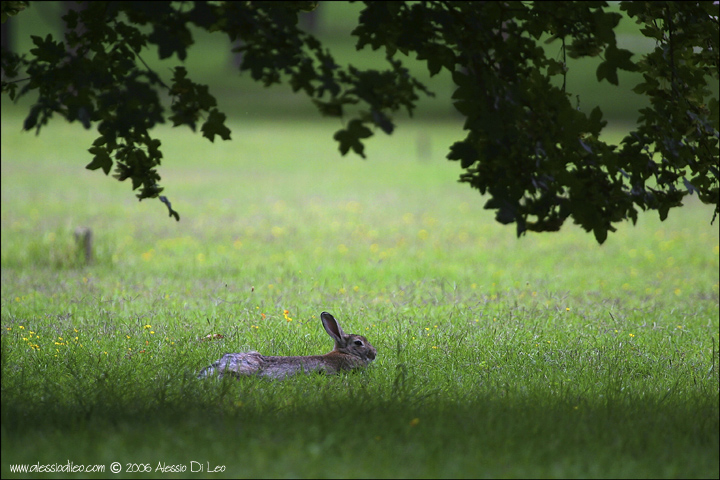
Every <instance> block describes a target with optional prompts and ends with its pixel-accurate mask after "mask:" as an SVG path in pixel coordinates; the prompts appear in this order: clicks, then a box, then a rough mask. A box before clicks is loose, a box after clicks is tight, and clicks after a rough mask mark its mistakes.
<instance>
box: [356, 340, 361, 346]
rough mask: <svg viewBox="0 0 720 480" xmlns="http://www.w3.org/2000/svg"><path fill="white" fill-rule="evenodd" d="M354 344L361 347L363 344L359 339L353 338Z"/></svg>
mask: <svg viewBox="0 0 720 480" xmlns="http://www.w3.org/2000/svg"><path fill="white" fill-rule="evenodd" d="M355 345H356V346H358V347H362V346H363V343H362V341H361V340H355Z"/></svg>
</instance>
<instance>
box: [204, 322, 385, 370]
mask: <svg viewBox="0 0 720 480" xmlns="http://www.w3.org/2000/svg"><path fill="white" fill-rule="evenodd" d="M320 319H321V320H322V324H323V326H324V327H325V331H326V332H327V333H328V335H330V336H331V337H332V338H333V340H335V348H334V349H333V350H332V352H330V353H326V354H325V355H308V356H295V357H277V356H265V355H261V354H260V353H258V352H255V351H250V352H246V353H226V354H225V355H223V356H222V358H221V359H220V360H218V361H217V362H215V363H213V364H212V365H210V366H208V367H205V368H203V369H202V370H201V371H200V374H199V375H198V378H206V377H209V376H212V375H215V374H217V376H218V378H222V377H223V375H225V374H229V375H233V376H237V377H239V376H248V375H259V376H261V377H269V378H274V379H283V378H285V377H289V376H290V375H295V374H296V373H300V372H306V373H309V372H325V373H326V374H334V373H337V372H339V371H341V370H352V369H354V368H359V367H366V366H368V365H369V364H370V363H371V362H372V361H373V360H375V355H376V354H377V350H375V347H373V346H372V345H370V343H369V342H368V341H367V339H366V338H365V337H363V336H362V335H353V334H349V335H348V334H346V333H345V332H343V329H342V328H340V324H339V323H338V322H337V320H335V318H334V317H333V316H332V315H330V314H329V313H327V312H322V313H321V314H320Z"/></svg>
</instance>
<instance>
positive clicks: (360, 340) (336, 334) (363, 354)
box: [320, 312, 377, 364]
mask: <svg viewBox="0 0 720 480" xmlns="http://www.w3.org/2000/svg"><path fill="white" fill-rule="evenodd" d="M320 319H321V320H322V324H323V327H325V331H326V332H327V333H328V335H330V336H331V337H332V339H333V340H335V349H334V350H333V352H338V353H341V354H344V355H350V356H353V357H357V358H359V359H360V360H361V361H362V362H363V363H365V364H369V363H370V362H372V361H373V360H375V356H376V355H377V350H375V347H373V346H372V345H370V342H368V341H367V338H365V337H363V336H362V335H355V334H346V333H345V332H343V329H342V328H341V327H340V324H339V323H338V322H337V320H335V317H333V316H332V315H330V314H329V313H327V312H322V313H321V314H320Z"/></svg>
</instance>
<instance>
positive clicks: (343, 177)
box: [0, 100, 719, 478]
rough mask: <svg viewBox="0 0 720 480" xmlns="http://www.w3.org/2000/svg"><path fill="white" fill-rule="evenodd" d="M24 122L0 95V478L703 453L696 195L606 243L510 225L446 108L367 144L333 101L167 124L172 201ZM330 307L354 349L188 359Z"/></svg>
mask: <svg viewBox="0 0 720 480" xmlns="http://www.w3.org/2000/svg"><path fill="white" fill-rule="evenodd" d="M4 101H5V100H3V102H4ZM20 122H21V117H20V116H17V114H15V113H14V111H13V110H12V109H11V108H10V107H9V106H8V105H5V104H4V105H3V116H2V142H1V148H2V151H1V154H2V159H3V161H2V165H1V168H2V171H1V173H2V174H1V176H0V180H1V183H2V185H1V186H2V190H1V195H2V208H1V214H2V215H1V220H0V226H1V227H2V245H1V247H0V253H1V262H2V273H1V282H2V294H1V298H0V308H1V317H2V318H1V319H2V325H1V332H2V357H1V358H2V377H1V378H2V415H1V417H0V418H1V423H0V434H1V440H2V447H1V448H2V469H1V471H2V476H3V477H22V478H26V477H27V475H25V474H12V473H11V472H10V465H11V464H17V463H31V464H36V463H38V462H39V463H40V464H54V463H58V464H62V465H65V464H67V462H68V461H72V462H73V463H74V464H76V465H78V464H102V465H104V466H105V468H106V473H103V474H98V475H96V476H97V477H98V478H100V477H104V476H106V475H107V471H109V467H110V464H111V463H112V462H120V463H121V464H122V468H123V471H124V470H125V469H126V467H127V464H142V465H145V464H147V465H150V467H149V468H150V469H151V470H152V471H153V473H140V472H138V473H135V474H132V475H126V476H136V477H142V478H150V477H163V478H165V477H172V476H173V474H170V473H160V472H157V471H155V470H156V468H157V467H158V463H164V464H166V465H179V464H181V465H184V466H186V468H187V469H188V470H187V472H185V473H181V474H175V476H179V477H186V476H194V477H200V476H201V474H200V473H195V474H192V473H190V467H191V465H193V466H197V464H191V461H196V462H201V463H202V464H203V465H205V468H207V462H209V463H210V464H211V465H222V466H225V470H224V472H219V473H213V474H211V476H213V477H233V478H234V477H238V476H239V477H335V476H340V477H363V478H365V477H378V476H381V477H402V478H406V477H408V476H409V477H430V478H435V477H438V476H439V477H498V476H503V477H525V476H538V477H539V476H543V477H546V476H548V477H682V478H686V477H717V476H718V473H719V467H718V453H717V452H718V447H719V445H718V444H719V442H718V425H719V421H718V408H719V400H718V373H717V368H718V323H719V322H718V229H717V225H714V226H711V225H710V224H709V222H710V219H711V216H712V208H709V207H707V206H703V205H700V204H698V203H696V202H694V201H693V200H694V199H690V202H689V203H688V205H687V206H685V207H684V208H683V209H681V210H678V211H673V212H671V214H670V218H669V219H668V220H667V221H665V222H659V221H658V219H657V215H656V214H655V213H646V214H643V215H641V217H640V220H639V221H638V225H637V226H635V227H633V226H631V225H620V226H619V229H618V232H617V233H614V234H612V235H611V236H610V237H609V238H608V240H607V242H606V243H605V244H604V245H603V246H598V245H597V244H596V242H595V240H594V238H593V236H592V235H591V234H587V233H585V232H583V231H582V230H581V229H579V228H577V227H575V226H573V225H566V226H565V227H564V228H563V230H562V231H561V232H559V233H555V234H542V235H528V236H526V237H523V238H521V239H519V240H518V239H516V238H515V231H514V228H512V227H503V226H501V225H499V224H497V223H496V222H495V221H494V220H493V216H492V213H491V212H488V211H485V210H483V209H482V205H483V203H484V200H483V199H482V198H481V197H480V196H479V195H478V194H477V192H475V191H472V190H471V189H470V188H469V187H468V186H466V185H464V184H460V183H457V182H456V179H457V176H458V174H459V173H460V170H459V166H458V165H457V164H455V163H451V162H448V161H446V160H444V159H443V157H444V155H445V153H446V149H447V146H448V145H450V144H451V143H452V141H453V140H455V139H457V138H459V137H461V136H462V131H461V128H460V126H459V125H457V124H454V123H452V122H449V123H435V124H430V123H407V124H403V125H402V126H401V128H399V129H398V130H397V131H396V132H395V133H394V134H393V136H392V137H390V138H387V137H377V138H373V139H371V140H370V142H369V143H368V147H367V150H368V154H369V159H368V160H367V161H362V160H359V159H357V158H354V157H349V158H344V157H340V156H339V154H338V153H337V151H336V146H335V144H334V143H333V141H332V140H331V136H332V132H333V131H334V130H336V129H337V128H338V124H337V123H334V122H315V123H313V122H305V123H296V122H290V121H288V122H282V121H274V122H262V121H256V122H254V123H251V124H248V123H242V122H239V121H234V122H233V123H232V124H231V127H232V129H233V138H234V140H233V141H232V142H222V143H220V142H219V143H216V144H210V143H208V142H207V141H206V140H205V139H203V138H201V137H200V136H199V135H188V133H187V131H186V130H179V129H169V128H165V129H160V130H159V132H158V133H159V138H160V139H161V140H162V141H163V145H164V153H165V162H164V165H163V168H162V169H161V174H162V176H163V184H164V186H165V187H166V188H167V190H166V191H165V193H166V194H167V195H168V197H169V198H170V200H171V201H172V202H173V207H174V208H176V209H177V210H178V211H179V212H180V214H181V216H182V220H181V222H179V223H177V222H175V221H174V220H172V219H170V218H168V217H167V210H166V208H165V206H164V205H162V204H161V203H160V202H158V201H143V202H141V203H139V202H137V201H136V200H135V199H134V198H133V196H132V193H131V191H130V187H129V185H128V184H124V183H123V184H120V183H118V182H116V181H115V180H113V179H111V178H105V177H104V176H103V175H102V173H99V172H89V171H87V170H84V169H83V168H82V167H83V165H85V164H86V163H88V162H89V157H88V154H87V152H86V149H87V148H88V146H89V145H90V143H91V141H92V139H93V137H94V135H93V134H92V132H89V133H88V132H83V131H80V130H79V129H78V128H77V126H67V125H63V124H60V123H57V124H52V125H51V126H50V127H49V128H48V129H47V130H46V131H44V132H43V133H41V135H40V136H39V137H37V138H36V137H34V136H33V135H32V134H27V133H20V132H19V125H20ZM621 135H622V132H609V138H610V139H611V140H612V139H617V138H619V136H621ZM79 226H85V227H89V228H92V230H93V233H94V254H95V262H94V264H93V265H90V266H85V265H83V262H82V258H81V257H80V256H79V255H78V252H77V250H76V246H75V242H74V238H73V231H74V229H75V228H76V227H79ZM286 310H287V314H285V311H286ZM323 310H327V311H329V312H331V313H333V314H334V315H335V316H336V318H338V320H339V321H340V323H341V324H342V326H343V328H344V329H345V330H346V331H347V332H354V333H362V334H363V335H365V336H367V338H368V339H369V341H370V342H371V343H372V344H373V345H375V347H376V348H377V349H378V358H377V360H376V361H375V362H374V364H373V365H371V366H370V368H368V369H366V370H364V371H362V372H358V373H357V374H348V375H339V376H332V377H325V376H321V375H310V376H299V377H294V378H291V379H288V380H287V381H284V382H271V381H266V380H262V379H254V378H247V379H243V380H241V381H224V382H218V381H212V380H211V381H198V380H196V379H195V374H196V373H197V372H198V371H199V369H201V368H202V367H204V366H206V365H207V364H208V363H210V362H211V361H214V360H216V359H217V358H219V357H220V356H221V355H222V354H223V353H225V352H231V351H242V350H245V349H250V348H252V349H257V350H259V351H261V352H262V353H265V354H279V355H304V354H316V353H323V352H325V351H327V350H329V349H330V347H331V345H332V342H331V341H330V339H329V338H328V337H327V335H326V334H325V333H324V331H323V329H322V326H321V324H320V321H319V313H320V312H321V311H323ZM286 316H287V317H289V318H291V319H292V321H288V320H287V319H286ZM210 334H220V335H223V337H224V338H222V339H217V340H212V341H210V340H206V336H207V335H210ZM142 468H145V467H142ZM86 475H87V476H93V475H91V474H86ZM206 475H208V474H207V472H205V473H204V475H202V476H206ZM52 476H62V475H58V474H54V475H52ZM65 476H66V477H72V478H78V477H81V476H83V475H82V474H78V473H75V474H67V475H65Z"/></svg>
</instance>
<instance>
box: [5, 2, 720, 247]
mask: <svg viewBox="0 0 720 480" xmlns="http://www.w3.org/2000/svg"><path fill="white" fill-rule="evenodd" d="M6 4H7V5H8V7H7V10H8V12H7V15H12V14H14V13H17V11H19V10H21V9H22V8H24V2H4V3H3V21H5V19H6V17H7V15H6V12H5V10H6V7H5V5H6ZM15 4H19V5H18V6H16V5H15ZM316 5H317V3H316V2H217V3H212V4H208V3H205V2H183V3H174V2H89V3H88V4H87V5H86V6H85V8H84V9H83V10H81V11H79V12H76V11H72V10H71V11H70V12H69V13H68V14H67V15H65V17H64V19H65V21H66V23H67V26H68V31H69V33H68V34H67V35H66V38H65V41H64V42H58V41H56V40H54V39H53V38H52V37H51V36H50V35H48V36H47V37H46V38H45V39H42V38H40V37H33V41H34V43H35V45H36V48H35V49H33V50H32V51H31V54H32V55H33V57H32V58H31V59H30V60H27V59H24V58H20V57H18V56H17V55H14V54H12V53H8V52H3V56H2V70H3V75H4V78H5V79H11V78H14V77H16V76H18V75H20V72H21V71H24V72H25V74H26V75H27V76H28V82H27V83H25V84H24V85H23V86H22V88H20V89H18V84H17V83H14V82H8V81H5V80H4V81H3V84H2V89H3V92H7V93H8V94H9V95H10V97H11V98H16V97H17V96H21V95H24V94H26V93H28V92H30V91H32V90H37V91H38V92H39V98H38V101H37V103H36V104H35V105H34V106H33V107H32V108H31V110H30V112H29V115H28V117H27V118H26V120H25V125H24V128H25V129H26V130H29V129H33V128H35V129H36V131H39V130H40V128H41V127H42V126H43V125H45V124H46V123H47V122H48V120H49V119H50V117H51V116H52V115H53V113H58V114H60V115H61V116H63V117H65V118H67V119H68V120H70V121H75V120H77V121H79V122H80V123H81V124H82V125H83V126H84V127H85V128H90V127H91V126H93V125H97V129H98V132H99V133H100V137H99V138H98V140H96V142H95V144H94V146H93V148H92V149H90V153H92V154H93V155H94V157H93V160H92V162H91V163H90V164H89V165H88V166H87V168H90V169H98V168H102V169H103V171H104V172H105V173H106V174H108V173H109V172H110V170H111V169H112V167H113V166H114V167H115V174H114V176H115V177H116V178H118V179H119V180H125V179H127V178H130V179H131V180H132V184H133V189H137V188H140V192H139V194H138V195H137V196H138V198H140V199H143V198H150V197H152V198H154V197H157V196H158V195H159V194H160V192H161V191H162V188H161V187H160V186H159V185H158V182H159V180H160V177H159V175H158V173H157V171H156V167H157V166H158V165H159V164H160V160H161V158H162V153H161V152H160V150H159V142H158V141H157V140H155V139H153V138H152V137H151V135H150V130H151V129H152V127H153V126H155V125H156V124H157V123H162V122H164V121H165V118H166V116H165V115H166V113H165V111H164V108H163V106H162V103H161V100H160V95H159V92H161V91H162V92H164V93H167V94H169V95H170V96H171V97H172V106H171V110H172V114H171V115H170V116H169V117H168V118H169V119H170V120H172V122H173V125H174V126H180V125H187V126H189V127H190V128H191V129H192V130H193V131H195V130H196V127H197V123H198V122H201V123H202V124H201V127H200V130H201V131H202V133H203V136H205V137H207V138H208V139H209V140H210V141H214V138H215V136H216V135H218V136H220V137H221V138H222V139H223V140H228V139H230V130H229V129H228V128H227V126H225V115H224V114H223V113H221V112H220V111H219V110H218V109H217V102H216V100H215V98H214V97H213V96H212V95H211V94H210V92H209V89H208V87H207V86H206V85H200V84H197V83H194V82H193V81H192V80H190V79H189V78H188V77H187V72H186V71H185V69H184V68H183V67H176V68H175V70H174V74H173V78H172V84H171V85H170V86H168V85H166V84H165V83H164V82H163V81H162V80H161V79H160V77H159V76H158V75H157V74H156V73H155V72H153V71H151V70H150V69H148V68H147V67H146V65H145V62H144V61H143V60H142V58H141V57H140V56H139V54H140V53H141V52H142V51H143V50H144V49H147V48H154V47H157V52H158V56H159V57H160V58H169V57H173V56H177V58H178V59H179V60H183V59H185V58H186V56H187V54H188V48H189V47H190V46H191V45H192V44H193V43H194V40H193V38H192V35H191V32H190V30H189V29H188V26H189V25H194V26H196V27H198V28H201V29H205V30H207V31H209V32H218V33H221V34H225V35H227V36H228V38H229V39H230V40H231V41H233V42H234V44H235V45H239V46H237V47H236V48H235V49H234V50H235V51H237V52H241V53H242V58H243V60H242V64H241V65H240V70H242V71H249V73H250V76H251V77H252V78H253V79H254V80H256V81H259V82H262V83H263V84H264V85H265V86H270V85H273V84H277V83H282V82H286V83H289V84H290V86H291V87H292V89H293V90H294V91H296V92H298V91H302V92H304V93H305V94H306V95H308V96H309V97H310V98H311V99H312V101H313V103H314V104H315V105H316V106H317V108H318V110H319V111H320V113H321V114H323V115H328V116H337V117H345V116H350V117H351V118H348V119H347V122H346V124H345V125H346V127H345V128H343V129H341V130H340V131H338V132H337V133H336V134H335V136H334V138H335V140H337V141H338V143H339V148H340V152H341V153H342V154H346V153H347V152H348V151H350V150H352V151H353V152H355V153H357V154H358V155H360V156H361V157H363V158H364V157H365V154H364V145H363V139H366V138H369V137H370V136H372V135H373V131H374V127H379V128H380V130H382V131H383V132H385V133H387V134H390V133H392V132H393V129H394V124H393V121H392V115H393V114H394V113H395V112H397V111H399V110H405V111H407V112H408V113H409V114H412V112H413V109H414V107H415V105H416V102H417V100H418V95H419V93H420V92H422V93H424V94H426V95H432V93H431V92H429V91H428V90H427V89H426V88H425V87H424V86H423V85H422V84H421V83H420V82H418V81H417V80H416V79H415V78H413V77H412V76H410V75H409V73H408V71H407V69H405V68H404V67H403V65H402V63H401V62H400V60H398V58H397V57H399V55H398V52H399V53H402V54H404V55H412V56H416V57H417V59H419V60H422V61H425V62H426V63H427V68H428V70H429V72H430V74H431V75H435V74H437V73H439V72H441V71H442V70H443V69H445V70H447V71H448V72H450V73H451V74H452V79H453V81H454V83H455V84H456V86H457V88H456V90H455V92H454V94H453V96H452V100H451V101H452V102H453V104H454V106H455V107H456V109H457V110H458V111H459V112H460V113H461V114H462V115H463V116H464V117H465V118H466V121H465V130H467V135H466V137H465V138H464V139H462V140H459V141H458V142H456V143H454V144H453V145H452V146H450V153H449V154H448V159H450V160H458V161H459V162H460V165H461V166H462V168H463V169H464V170H465V171H464V172H463V173H462V174H461V176H460V181H461V182H466V183H469V184H470V185H471V186H472V187H473V188H476V189H478V190H479V191H480V192H481V193H482V194H485V195H488V196H489V199H488V200H487V203H486V208H489V209H493V210H496V218H497V220H498V221H499V222H501V223H513V222H514V223H516V225H517V232H518V235H521V234H523V233H524V232H526V231H528V230H530V231H555V230H559V229H560V228H561V226H562V225H563V224H564V222H565V220H567V219H568V218H572V220H573V221H574V222H575V223H577V224H579V225H581V226H582V227H583V228H584V229H585V230H586V231H588V232H589V231H592V232H593V233H594V235H595V237H596V239H597V240H598V242H599V243H602V242H604V241H605V239H606V238H607V234H608V231H614V230H615V227H614V226H613V224H614V223H618V222H621V221H624V220H632V221H633V223H634V222H635V221H636V220H637V215H638V210H647V209H652V210H657V211H658V212H659V214H660V218H661V219H665V218H666V217H667V215H668V212H669V210H670V208H673V207H678V206H681V205H682V202H683V199H684V197H685V196H686V195H691V194H694V193H695V194H697V195H698V197H699V199H700V200H701V201H702V202H704V203H708V204H714V205H715V215H717V213H718V212H719V211H720V210H719V208H720V199H719V198H718V197H719V193H718V187H719V184H720V172H719V171H718V139H719V136H720V135H719V133H718V130H719V129H720V120H718V113H719V112H718V111H719V110H720V108H719V106H718V99H717V98H715V97H714V96H713V94H712V93H711V91H710V89H709V88H708V85H709V82H711V81H715V82H717V81H718V63H719V60H718V58H719V57H718V51H719V50H718V47H719V45H718V38H719V37H720V31H719V29H718V21H717V18H718V6H717V5H716V4H713V2H650V3H647V2H645V3H643V2H640V3H637V2H621V9H622V10H624V11H625V12H626V13H627V15H628V16H629V17H630V18H632V19H633V20H634V21H636V22H637V23H638V24H640V25H642V29H641V31H642V33H643V34H644V35H645V36H647V37H649V38H652V39H654V40H655V41H656V48H655V49H654V50H653V51H652V52H650V53H649V54H647V55H644V56H642V57H638V56H636V55H635V56H634V55H633V52H630V51H628V50H625V49H621V48H619V47H618V45H617V41H616V36H615V29H616V27H617V25H618V23H619V21H620V19H621V18H622V17H621V14H619V13H617V12H612V11H609V9H608V7H607V4H606V2H412V3H408V2H365V8H364V10H363V11H362V12H361V14H360V17H359V19H358V26H357V27H356V28H355V30H354V31H353V35H354V36H356V37H357V48H358V49H362V48H363V47H365V46H370V47H371V48H372V49H373V50H379V49H381V48H384V54H385V57H386V59H387V62H388V68H387V69H386V70H383V71H380V70H372V69H371V70H360V69H357V68H354V67H352V66H347V67H341V66H340V65H338V64H337V63H336V62H335V61H334V59H333V57H332V55H331V54H330V53H329V51H328V50H327V49H324V48H323V46H322V44H321V43H320V42H319V41H318V40H317V39H316V38H315V37H313V36H312V35H310V34H308V33H306V32H304V31H303V30H301V29H299V28H298V26H297V23H298V15H299V14H302V12H305V11H310V10H313V9H314V8H315V7H316ZM11 7H12V8H11ZM139 26H150V27H151V29H148V28H145V29H143V30H142V31H141V30H140V29H139V28H138V27H139ZM543 41H544V42H546V43H552V42H555V43H557V44H558V45H560V47H561V50H560V51H561V53H562V59H560V58H554V59H553V58H547V57H546V55H545V51H544V50H543V48H542V47H541V43H542V42H543ZM567 56H569V57H571V58H584V57H599V58H600V59H601V60H602V61H601V63H600V64H599V66H598V67H597V72H596V75H597V80H598V81H599V82H602V81H607V82H609V83H610V84H613V85H618V88H620V87H621V86H619V79H618V71H619V70H625V71H632V72H639V73H640V74H642V76H643V78H644V81H643V82H641V83H640V84H638V85H636V86H634V88H633V91H634V92H635V93H636V94H639V95H646V96H647V97H648V99H649V101H650V102H649V105H650V106H649V107H647V108H645V109H643V110H642V111H641V112H640V117H639V119H638V123H637V126H636V127H635V129H634V130H633V131H631V132H630V133H629V134H628V135H627V137H626V138H625V139H624V140H623V141H622V143H621V144H620V145H619V146H615V145H609V144H607V143H605V142H604V141H602V140H601V139H600V134H601V131H602V129H603V128H604V126H605V125H606V122H605V121H604V120H603V113H602V111H601V109H600V108H596V109H594V110H593V111H592V112H591V113H590V114H586V113H583V112H581V111H579V110H578V108H577V105H575V102H572V101H571V99H572V98H574V96H573V95H572V92H569V91H567V90H566V83H565V81H564V80H565V78H566V76H567V75H570V74H571V73H572V72H570V71H569V69H568V66H567V63H566V57H567ZM558 75H561V76H562V78H563V82H562V85H559V82H557V81H556V79H555V78H553V77H556V76H558ZM631 87H632V86H628V85H623V86H622V88H631ZM351 105H353V106H356V107H355V108H354V109H353V111H352V113H349V112H348V111H347V107H348V106H351Z"/></svg>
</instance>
